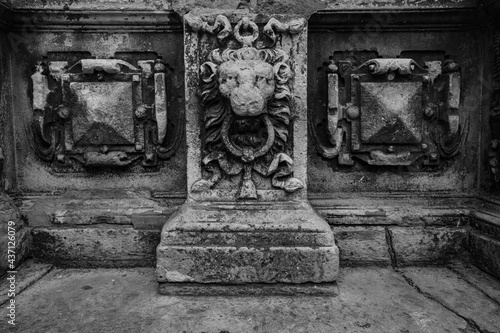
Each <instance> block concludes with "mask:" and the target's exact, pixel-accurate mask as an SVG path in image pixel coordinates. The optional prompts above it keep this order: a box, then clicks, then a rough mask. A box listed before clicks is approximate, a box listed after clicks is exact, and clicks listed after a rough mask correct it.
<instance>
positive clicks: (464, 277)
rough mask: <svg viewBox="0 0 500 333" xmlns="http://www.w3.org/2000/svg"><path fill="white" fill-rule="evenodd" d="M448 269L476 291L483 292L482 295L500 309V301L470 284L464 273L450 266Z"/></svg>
mask: <svg viewBox="0 0 500 333" xmlns="http://www.w3.org/2000/svg"><path fill="white" fill-rule="evenodd" d="M446 268H447V269H449V270H450V271H452V272H453V273H455V274H456V275H457V276H458V278H459V279H460V280H463V281H465V282H466V283H468V284H469V285H471V286H472V287H474V289H477V290H479V291H480V292H481V294H483V295H484V296H486V297H487V298H488V299H490V300H491V301H493V303H495V304H496V305H498V306H499V307H500V301H499V300H497V299H495V298H493V297H491V296H490V295H488V294H487V293H486V292H484V291H483V290H482V289H481V288H479V287H478V286H477V285H476V284H474V283H472V282H470V281H469V280H468V279H467V277H466V276H465V275H464V274H463V273H461V272H459V271H457V270H455V269H454V268H453V267H450V266H446Z"/></svg>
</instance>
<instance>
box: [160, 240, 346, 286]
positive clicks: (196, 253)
mask: <svg viewBox="0 0 500 333" xmlns="http://www.w3.org/2000/svg"><path fill="white" fill-rule="evenodd" d="M338 266H339V263H338V250H337V248H335V247H320V248H311V247H267V248H249V247H230V246H226V247H222V246H220V247H208V246H206V247H199V246H189V247H183V246H168V247H160V248H159V249H158V259H157V266H156V267H157V268H156V269H157V272H156V273H157V277H158V282H160V283H161V282H197V283H229V284H238V283H276V282H281V283H306V282H316V283H320V282H333V281H335V279H336V277H337V275H338Z"/></svg>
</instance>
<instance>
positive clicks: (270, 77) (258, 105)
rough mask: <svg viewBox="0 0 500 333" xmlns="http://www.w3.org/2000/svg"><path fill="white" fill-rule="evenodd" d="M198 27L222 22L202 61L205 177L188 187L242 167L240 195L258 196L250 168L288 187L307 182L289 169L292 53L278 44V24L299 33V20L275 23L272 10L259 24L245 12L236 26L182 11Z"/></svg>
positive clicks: (208, 184) (206, 185)
mask: <svg viewBox="0 0 500 333" xmlns="http://www.w3.org/2000/svg"><path fill="white" fill-rule="evenodd" d="M186 21H187V22H188V24H189V26H190V27H191V28H192V29H194V30H195V31H196V30H198V29H199V30H203V31H206V32H213V31H217V30H220V32H219V33H218V40H219V44H220V46H221V48H216V49H214V50H212V51H211V52H210V53H209V55H208V57H207V58H206V62H204V63H203V64H202V65H201V67H200V78H201V85H200V88H201V97H202V103H203V107H204V116H203V122H204V123H203V129H202V131H203V134H202V140H203V156H202V164H203V168H204V174H205V177H204V178H203V179H200V180H198V181H196V182H195V183H194V184H193V186H192V187H191V190H192V192H202V191H207V190H209V189H210V188H213V187H215V186H216V185H217V183H219V182H220V180H221V178H222V177H223V175H227V176H238V175H241V177H242V181H241V184H240V188H239V194H238V198H239V199H257V189H256V185H255V183H254V181H253V176H252V174H253V173H254V172H255V173H257V174H259V175H260V176H262V177H264V178H268V177H269V178H270V179H271V184H272V186H273V187H275V188H279V189H283V190H285V191H286V192H288V193H292V192H295V191H297V190H299V189H302V188H303V187H304V184H303V182H302V181H301V180H299V179H298V178H294V177H292V176H291V175H292V173H293V159H292V143H291V140H289V137H290V139H291V136H292V134H291V129H292V114H291V112H292V111H291V101H292V94H291V91H290V81H291V79H292V77H293V70H292V69H291V67H290V56H289V54H288V53H287V52H286V51H285V50H282V49H281V48H279V47H277V46H276V39H277V36H276V32H278V33H283V32H287V33H290V34H292V35H293V34H297V33H299V32H301V31H302V29H303V28H304V25H305V22H304V20H302V19H300V20H292V21H291V22H290V23H286V24H285V23H280V22H279V21H278V20H276V19H274V18H271V19H270V20H269V21H268V22H267V24H266V25H265V26H264V27H261V28H259V27H258V26H257V24H256V23H255V22H253V21H252V20H250V19H249V18H248V17H243V18H242V19H241V20H239V22H238V23H237V24H236V25H235V26H234V28H233V27H232V26H231V24H230V23H229V20H228V19H227V18H226V17H225V16H222V15H219V16H218V17H217V19H216V21H215V23H214V24H213V25H210V24H208V23H207V22H203V21H201V20H200V18H199V17H195V16H190V15H187V16H186Z"/></svg>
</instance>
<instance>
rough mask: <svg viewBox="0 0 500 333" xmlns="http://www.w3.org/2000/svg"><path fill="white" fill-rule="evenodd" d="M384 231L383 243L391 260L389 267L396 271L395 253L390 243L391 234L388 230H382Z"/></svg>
mask: <svg viewBox="0 0 500 333" xmlns="http://www.w3.org/2000/svg"><path fill="white" fill-rule="evenodd" d="M384 230H385V241H386V243H387V251H388V252H389V257H390V258H391V266H392V268H394V269H396V268H397V267H398V260H397V257H396V251H395V250H394V246H393V243H392V232H391V231H390V230H389V228H384Z"/></svg>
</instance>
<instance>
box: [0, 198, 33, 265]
mask: <svg viewBox="0 0 500 333" xmlns="http://www.w3.org/2000/svg"><path fill="white" fill-rule="evenodd" d="M12 236H13V237H12ZM30 241H31V236H30V229H29V228H28V226H27V224H26V222H24V221H23V220H22V219H21V214H20V212H19V209H18V208H17V207H16V206H15V205H14V202H12V200H11V199H10V198H9V197H8V196H7V195H5V194H3V193H0V275H3V274H4V273H6V272H7V271H9V270H14V268H15V267H17V266H18V265H19V264H20V263H21V262H22V261H23V260H24V258H26V257H27V256H28V254H29V247H30ZM10 260H12V261H10ZM11 265H12V266H11Z"/></svg>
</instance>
